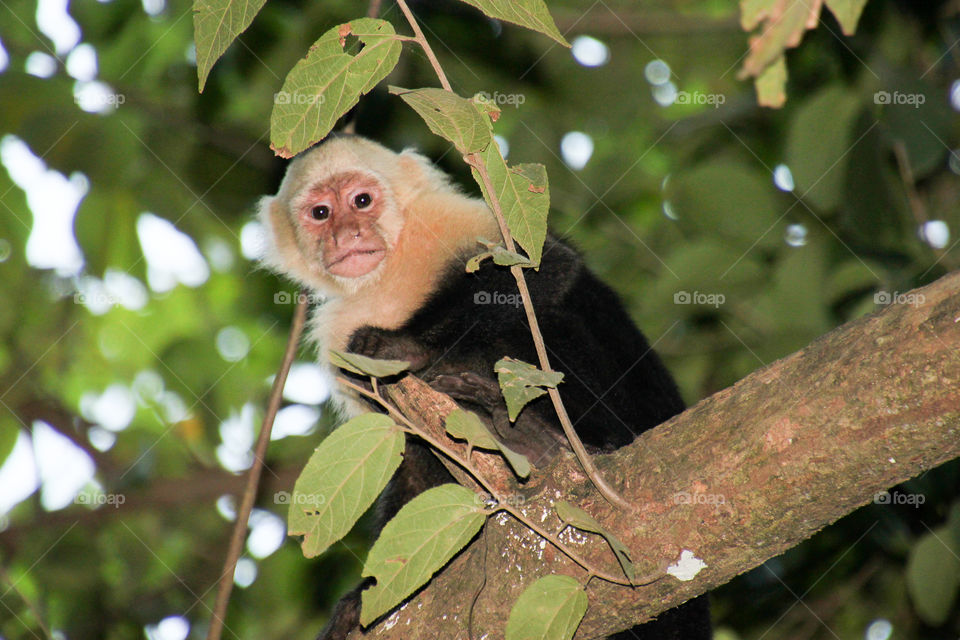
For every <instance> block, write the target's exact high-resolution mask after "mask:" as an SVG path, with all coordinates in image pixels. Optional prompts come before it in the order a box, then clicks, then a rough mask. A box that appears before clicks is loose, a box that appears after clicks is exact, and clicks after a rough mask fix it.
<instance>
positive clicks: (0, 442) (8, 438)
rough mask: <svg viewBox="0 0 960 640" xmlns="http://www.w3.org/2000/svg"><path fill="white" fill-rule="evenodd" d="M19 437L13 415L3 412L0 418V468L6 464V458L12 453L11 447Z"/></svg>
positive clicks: (18, 430)
mask: <svg viewBox="0 0 960 640" xmlns="http://www.w3.org/2000/svg"><path fill="white" fill-rule="evenodd" d="M19 437H20V424H19V423H18V422H17V420H16V419H15V418H14V417H13V414H10V413H7V412H4V415H3V416H2V417H0V467H2V466H3V463H4V462H6V460H7V456H9V455H10V454H11V453H12V452H13V447H14V446H15V445H16V444H17V439H18V438H19Z"/></svg>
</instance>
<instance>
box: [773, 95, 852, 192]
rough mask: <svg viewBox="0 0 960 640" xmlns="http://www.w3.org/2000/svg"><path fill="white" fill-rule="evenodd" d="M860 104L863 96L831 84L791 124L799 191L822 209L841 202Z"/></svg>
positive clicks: (789, 155)
mask: <svg viewBox="0 0 960 640" xmlns="http://www.w3.org/2000/svg"><path fill="white" fill-rule="evenodd" d="M860 108H861V103H860V98H859V97H858V96H857V95H856V94H854V93H853V92H852V91H850V90H848V89H847V88H846V87H842V86H834V87H828V88H827V89H825V90H823V91H820V92H819V93H817V94H816V95H815V96H813V97H812V98H810V99H809V100H807V101H806V102H805V103H804V104H803V105H802V106H801V107H800V108H799V109H798V111H797V115H796V116H795V117H794V119H793V122H792V123H791V124H790V130H789V132H788V134H787V148H786V163H787V166H789V167H790V171H791V172H792V173H793V179H794V183H795V184H796V188H797V195H799V196H800V197H801V198H803V199H804V200H806V201H808V202H810V203H812V204H813V205H814V206H816V207H817V208H819V209H822V210H832V209H834V208H836V207H837V206H838V205H839V204H840V201H841V197H842V195H843V186H844V181H845V178H846V175H847V158H848V155H849V152H850V145H851V142H852V141H853V136H852V133H853V125H854V121H855V120H856V116H857V114H858V113H859V112H860Z"/></svg>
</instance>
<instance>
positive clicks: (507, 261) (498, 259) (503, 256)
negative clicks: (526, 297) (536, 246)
mask: <svg viewBox="0 0 960 640" xmlns="http://www.w3.org/2000/svg"><path fill="white" fill-rule="evenodd" d="M487 258H493V262H494V264H497V265H500V266H501V267H512V266H513V265H515V264H518V265H520V266H521V267H533V266H536V265H534V264H533V262H531V261H530V258H528V257H526V256H522V255H520V254H519V253H516V252H514V251H507V250H506V248H505V247H503V245H495V246H493V247H492V248H491V249H490V251H484V252H483V253H480V254H477V255H475V256H473V257H472V258H470V259H469V260H467V273H474V272H475V271H476V270H477V269H479V268H480V264H481V263H482V262H483V261H484V260H486V259H487Z"/></svg>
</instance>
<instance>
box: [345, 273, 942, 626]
mask: <svg viewBox="0 0 960 640" xmlns="http://www.w3.org/2000/svg"><path fill="white" fill-rule="evenodd" d="M958 292H960V273H953V274H951V275H949V276H946V277H944V278H942V279H940V280H939V281H937V282H935V283H934V284H932V285H930V286H928V287H925V288H923V289H918V290H916V291H915V292H914V293H915V294H918V295H919V296H922V298H920V299H921V300H922V302H921V303H920V304H918V305H916V306H906V305H901V306H891V307H888V308H886V309H884V310H882V311H880V312H878V313H876V314H873V315H871V316H868V317H865V318H862V319H860V320H857V321H855V322H852V323H849V324H847V325H845V326H844V327H841V328H840V329H837V330H835V331H833V332H831V333H829V334H827V335H826V336H824V337H822V338H820V339H818V340H817V341H816V342H814V343H813V344H811V345H810V346H809V347H807V348H806V349H804V350H802V351H800V352H798V353H795V354H793V355H791V356H789V357H787V358H784V359H782V360H779V361H777V362H775V363H773V364H771V365H769V366H767V367H765V368H763V369H761V370H759V371H757V372H755V373H753V374H752V375H750V376H748V377H747V378H745V379H744V380H742V381H740V382H738V383H737V384H736V385H734V386H733V387H731V388H729V389H726V390H724V391H721V392H719V393H717V394H715V395H713V396H711V397H710V398H707V399H705V400H703V401H702V402H700V403H699V404H697V405H696V406H694V407H692V408H690V409H689V410H687V411H686V412H684V413H683V414H681V415H679V416H677V417H675V418H673V419H671V420H670V421H668V422H666V423H664V424H663V425H661V426H659V427H657V428H656V429H653V430H652V431H650V432H648V433H646V434H644V435H643V436H641V437H640V438H639V439H638V440H637V441H636V442H635V443H634V444H632V445H630V446H629V447H625V448H623V449H620V450H619V451H617V452H616V453H615V454H613V455H610V456H604V457H603V458H600V459H598V461H597V462H598V464H599V466H600V468H601V470H602V471H603V473H604V474H605V476H606V478H607V479H608V480H610V481H611V482H612V483H613V484H614V485H619V486H618V489H619V491H620V492H621V495H623V496H624V497H626V498H627V499H628V500H629V501H631V502H632V503H634V504H636V505H637V511H636V512H634V513H624V512H621V511H617V510H616V509H615V508H613V507H611V506H610V505H609V504H608V503H606V502H605V501H604V500H603V499H602V498H601V497H599V495H598V494H597V493H596V492H595V491H594V490H593V489H592V487H591V485H590V483H589V480H588V479H587V478H586V477H585V476H584V474H583V471H582V469H581V468H580V467H579V466H578V464H577V462H576V460H574V459H573V457H572V455H564V456H561V457H560V458H558V459H557V460H555V461H554V463H553V464H551V466H549V467H548V468H546V469H543V470H540V471H539V473H537V474H536V478H535V479H534V480H532V481H531V482H529V483H527V484H526V485H525V486H523V487H517V486H516V484H514V483H512V481H510V480H509V479H505V478H506V476H504V475H503V468H502V466H500V467H499V471H496V473H497V478H498V479H497V483H498V485H499V486H501V487H503V488H504V490H505V491H506V490H509V491H510V493H511V499H512V500H513V501H514V503H519V504H522V505H523V510H524V511H525V512H526V513H527V514H529V515H530V516H531V517H533V518H534V519H536V521H537V522H541V523H542V524H543V525H544V526H546V527H547V528H548V529H550V530H552V531H559V530H560V528H561V523H560V521H559V519H558V518H557V517H556V516H555V515H554V514H553V513H552V510H551V507H550V505H551V504H552V503H553V502H555V501H557V500H567V501H570V502H573V503H574V504H578V505H580V506H581V507H582V508H584V509H586V510H587V511H588V512H590V513H591V514H592V515H593V516H594V517H596V519H597V520H599V521H600V522H601V523H602V524H603V525H604V526H606V527H607V528H608V529H609V530H610V531H611V532H613V533H614V534H615V535H616V536H617V537H619V538H620V540H622V541H623V542H624V543H625V544H626V546H627V547H628V548H629V549H630V550H631V553H632V557H633V560H634V562H635V564H636V565H637V573H638V575H640V576H646V577H648V578H650V577H657V578H660V579H659V580H657V581H656V582H653V583H652V584H650V585H648V586H644V587H639V588H635V589H630V588H625V587H620V586H617V585H613V584H610V583H607V582H602V581H599V580H596V579H594V580H592V581H590V583H589V586H588V589H587V591H588V595H589V598H590V608H589V609H588V611H587V614H586V617H585V618H584V620H583V622H582V624H581V625H580V628H579V629H578V632H577V635H576V637H577V638H593V637H602V636H604V635H606V634H609V633H611V632H614V631H617V630H621V629H624V628H627V627H629V626H630V625H632V624H634V623H636V622H639V621H642V620H644V619H647V618H650V617H652V616H655V615H656V614H657V613H659V612H661V611H664V610H666V609H668V608H672V607H674V606H676V605H678V604H680V603H682V602H684V601H686V600H688V599H690V598H692V597H694V596H696V595H699V594H701V593H704V592H706V591H708V590H710V589H712V588H714V587H716V586H718V585H720V584H723V583H725V582H727V581H729V580H730V579H731V578H733V577H734V576H736V575H738V574H740V573H743V572H745V571H747V570H749V569H752V568H753V567H756V566H758V565H760V564H761V563H763V562H764V561H766V560H768V559H769V558H772V557H774V556H776V555H778V554H780V553H782V552H784V551H785V550H787V549H789V548H791V547H793V546H796V545H797V544H798V543H800V542H801V541H803V540H804V539H806V538H808V537H810V536H812V535H813V534H814V533H816V532H817V531H818V530H819V529H821V528H823V527H824V526H826V525H828V524H830V523H832V522H834V521H835V520H837V519H838V518H840V517H842V516H843V515H846V514H847V513H850V512H851V511H853V510H854V509H856V508H857V507H859V506H861V505H864V504H867V503H869V502H870V501H871V500H872V499H873V496H874V495H875V494H876V493H877V492H880V491H883V490H884V489H886V488H888V487H890V486H893V485H895V484H898V483H900V482H903V481H905V480H907V479H909V478H912V477H914V476H916V475H917V474H919V473H921V472H922V471H924V470H927V469H930V468H933V467H935V466H937V465H939V464H941V463H943V462H946V461H949V460H951V459H953V458H956V457H960V295H958ZM406 384H408V387H407V388H406V390H405V391H404V394H403V396H405V398H406V400H410V399H411V398H414V397H417V396H421V395H423V396H424V397H422V398H419V399H418V400H416V401H409V402H407V401H405V402H403V405H404V409H405V410H408V409H412V408H413V407H414V406H415V405H417V404H419V405H420V406H421V407H424V408H427V411H426V413H425V414H424V417H425V418H432V419H433V420H434V421H436V420H437V419H438V414H439V413H441V412H442V410H441V409H440V405H430V404H429V403H430V402H431V401H430V400H429V395H430V394H431V393H432V392H431V391H430V390H429V389H424V388H421V389H420V390H415V389H414V387H412V386H409V385H410V383H406ZM395 397H396V398H398V399H400V397H401V396H395ZM424 403H426V404H424ZM431 406H433V409H432V410H431V409H429V407H431ZM489 462H490V466H491V468H493V469H497V465H499V463H498V462H496V461H493V460H491V461H489ZM618 479H619V482H617V480H618ZM511 487H512V488H511ZM562 538H563V539H564V540H565V541H567V542H568V543H569V544H571V545H572V546H575V547H576V548H577V549H578V551H579V552H581V553H582V554H583V555H585V556H587V557H589V558H590V559H591V561H592V562H593V563H595V566H597V567H602V568H604V569H605V570H608V571H615V570H616V567H617V565H616V562H615V560H614V558H613V556H612V554H611V553H610V551H609V547H608V546H607V545H606V543H605V542H603V541H602V540H601V539H600V538H599V537H598V536H594V535H590V534H581V533H579V532H573V531H570V530H568V531H566V532H565V533H564V534H563V535H562ZM685 549H686V550H690V551H692V552H693V554H694V555H695V556H696V557H697V558H700V559H702V560H703V561H704V562H706V564H707V567H706V568H705V569H703V570H702V571H701V572H700V573H699V574H697V575H696V577H695V578H694V579H693V580H690V581H686V582H681V581H679V580H677V579H676V578H674V577H672V576H670V575H666V574H665V571H666V568H667V567H668V565H670V564H672V563H674V562H676V561H677V560H678V558H679V557H680V554H681V551H682V550H685ZM547 573H562V574H568V575H571V576H574V577H577V578H578V579H581V580H585V579H586V572H585V571H583V570H582V569H580V568H579V567H578V566H577V565H575V564H573V563H572V562H571V561H570V560H568V559H567V558H566V557H565V556H564V555H563V554H561V553H560V552H559V551H557V550H556V549H555V548H554V547H552V546H551V545H550V544H549V543H547V542H546V541H545V540H543V539H542V538H540V537H539V536H537V535H536V534H534V533H533V532H530V531H529V530H527V529H526V528H525V527H523V526H522V525H520V524H519V523H518V522H517V521H515V520H514V519H513V518H511V517H509V516H507V515H504V514H499V515H497V516H495V517H493V518H492V519H491V520H489V521H488V524H487V526H486V527H485V529H484V532H483V533H482V534H481V536H480V538H479V539H478V540H476V541H474V543H473V544H471V545H470V546H469V547H468V548H467V549H466V550H465V551H464V552H463V553H461V554H460V555H459V556H458V557H457V558H455V559H454V561H453V562H452V563H451V564H450V565H449V566H448V567H447V568H445V569H444V570H443V571H442V572H440V573H439V574H438V575H437V576H435V577H434V579H433V581H432V582H431V583H430V584H429V585H428V586H427V588H425V589H423V590H422V591H421V592H419V593H418V594H417V595H416V596H415V597H414V598H412V599H411V600H410V601H409V602H408V603H407V604H405V605H404V606H403V607H402V608H400V609H399V610H398V611H396V612H394V613H393V614H392V615H390V616H389V617H388V618H386V619H385V620H384V621H383V622H381V623H380V624H379V625H377V626H376V627H374V628H372V629H371V630H369V632H368V633H367V634H366V636H372V637H376V638H404V639H408V638H469V637H473V638H480V637H483V638H488V639H493V638H502V637H503V630H504V627H505V624H506V620H507V617H508V616H509V613H510V608H511V606H512V604H513V602H514V601H515V600H516V598H517V597H518V596H519V595H520V593H521V592H522V591H523V589H524V588H526V586H528V585H529V584H530V583H531V582H532V581H533V580H534V579H536V578H537V577H540V576H542V575H545V574H547ZM484 575H485V577H484ZM475 596H476V597H475ZM468 624H469V625H470V626H471V627H472V631H468ZM357 637H361V636H359V635H358V636H357Z"/></svg>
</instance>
